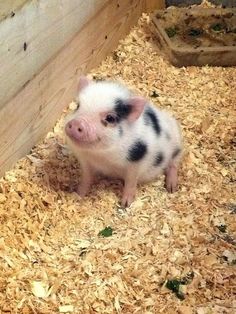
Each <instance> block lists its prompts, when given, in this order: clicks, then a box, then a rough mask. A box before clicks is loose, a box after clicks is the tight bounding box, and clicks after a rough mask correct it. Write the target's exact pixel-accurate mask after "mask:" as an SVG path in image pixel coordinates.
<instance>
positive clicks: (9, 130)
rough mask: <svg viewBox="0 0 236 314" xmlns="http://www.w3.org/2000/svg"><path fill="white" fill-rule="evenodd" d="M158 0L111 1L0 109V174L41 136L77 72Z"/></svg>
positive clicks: (112, 44)
mask: <svg viewBox="0 0 236 314" xmlns="http://www.w3.org/2000/svg"><path fill="white" fill-rule="evenodd" d="M157 7H163V1H162V0H161V1H160V0H146V1H145V0H127V1H121V0H110V1H108V2H107V3H106V4H105V5H104V6H103V7H102V9H100V10H99V11H98V12H97V13H96V15H95V16H94V17H93V18H92V19H91V20H89V21H88V22H87V23H86V25H85V26H84V27H83V28H82V30H81V31H79V32H78V33H77V34H76V36H75V37H74V38H73V39H72V40H71V41H70V42H69V43H68V44H67V45H65V47H64V48H63V49H62V50H60V52H59V53H58V54H57V55H56V56H55V57H54V58H52V59H51V61H50V62H48V63H47V65H46V66H45V67H44V68H43V69H42V70H41V71H40V72H39V73H38V74H37V75H36V76H34V77H33V78H32V79H31V80H30V81H29V82H27V84H25V85H24V86H23V88H22V89H21V90H20V92H19V93H18V94H17V95H15V96H14V97H13V98H12V99H11V100H10V101H8V102H7V103H6V104H5V105H4V106H3V107H2V108H1V109H0V121H1V123H0V175H3V174H4V173H5V171H6V170H8V169H9V168H10V167H11V166H12V165H13V164H14V163H15V162H16V161H17V160H18V159H20V158H21V157H23V156H24V155H26V154H27V153H28V152H29V150H30V149H31V148H32V147H33V146H34V145H35V144H36V143H37V142H38V141H39V140H40V139H41V138H42V137H43V136H44V135H45V134H46V132H47V131H48V130H49V129H50V128H51V127H52V126H53V124H54V123H55V121H56V120H57V119H58V118H59V116H60V114H61V111H62V110H63V108H65V106H66V105H68V103H69V102H70V101H71V100H72V99H73V97H74V95H75V90H76V82H77V78H78V76H79V74H81V73H87V72H88V71H89V70H90V69H91V68H93V67H95V66H96V65H98V64H99V63H100V62H101V61H102V60H103V59H104V58H105V57H106V56H107V54H108V53H110V52H111V51H112V50H113V49H114V48H115V47H116V46H117V44H118V41H119V40H120V38H123V37H124V36H125V35H126V34H127V33H128V32H129V31H130V28H131V27H132V26H133V25H134V24H135V23H136V22H137V20H138V18H139V17H140V15H141V14H142V12H144V11H146V10H153V9H154V8H157Z"/></svg>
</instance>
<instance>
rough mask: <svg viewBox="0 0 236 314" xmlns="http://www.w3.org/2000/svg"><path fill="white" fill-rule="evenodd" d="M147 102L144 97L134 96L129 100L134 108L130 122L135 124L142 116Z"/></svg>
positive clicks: (130, 115)
mask: <svg viewBox="0 0 236 314" xmlns="http://www.w3.org/2000/svg"><path fill="white" fill-rule="evenodd" d="M146 103H147V100H146V99H145V98H143V97H139V96H134V97H131V98H129V100H128V104H129V105H130V106H131V107H132V110H131V112H130V114H129V116H128V120H129V122H134V121H135V120H137V119H138V118H139V117H140V115H141V114H142V112H143V110H144V107H145V105H146Z"/></svg>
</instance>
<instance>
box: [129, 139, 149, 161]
mask: <svg viewBox="0 0 236 314" xmlns="http://www.w3.org/2000/svg"><path fill="white" fill-rule="evenodd" d="M146 153H147V145H146V144H145V143H144V142H143V141H142V140H138V141H137V142H135V143H134V144H133V145H132V146H131V147H130V148H129V150H128V156H127V159H128V160H129V161H139V160H141V159H142V158H143V157H144V156H145V155H146Z"/></svg>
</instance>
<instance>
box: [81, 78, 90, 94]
mask: <svg viewBox="0 0 236 314" xmlns="http://www.w3.org/2000/svg"><path fill="white" fill-rule="evenodd" d="M90 83H91V81H90V80H89V79H88V78H87V77H86V76H81V77H80V78H79V82H78V92H81V91H82V90H83V89H84V88H85V87H87V86H88V85H89V84H90Z"/></svg>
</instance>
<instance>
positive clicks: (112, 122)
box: [105, 114, 116, 124]
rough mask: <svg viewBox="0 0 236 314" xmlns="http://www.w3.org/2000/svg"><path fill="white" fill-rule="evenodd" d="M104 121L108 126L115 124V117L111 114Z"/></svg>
mask: <svg viewBox="0 0 236 314" xmlns="http://www.w3.org/2000/svg"><path fill="white" fill-rule="evenodd" d="M105 121H106V122H108V123H110V124H114V123H115V122H116V117H115V116H114V115H112V114H108V115H107V116H106V118H105Z"/></svg>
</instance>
